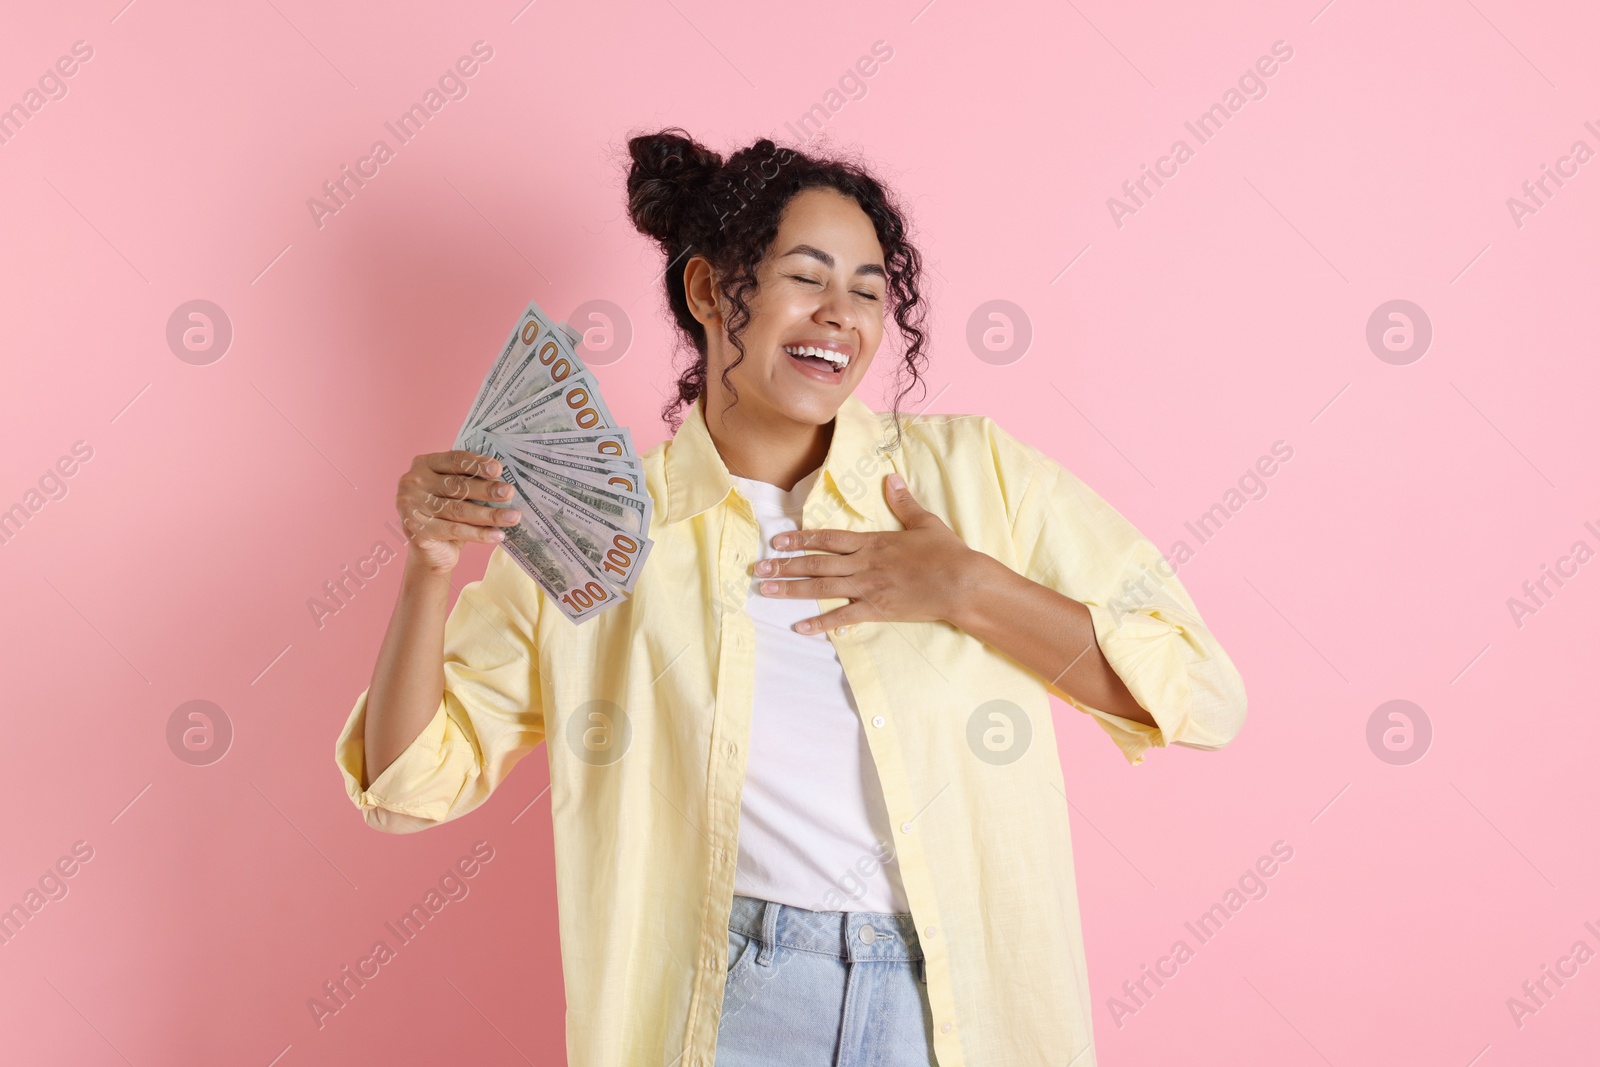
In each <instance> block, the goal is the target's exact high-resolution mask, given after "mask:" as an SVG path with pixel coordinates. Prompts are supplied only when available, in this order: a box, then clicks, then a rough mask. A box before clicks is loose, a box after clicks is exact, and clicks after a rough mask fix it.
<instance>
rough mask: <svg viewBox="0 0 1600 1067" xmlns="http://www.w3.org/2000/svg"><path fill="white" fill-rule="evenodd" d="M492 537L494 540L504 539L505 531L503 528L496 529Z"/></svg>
mask: <svg viewBox="0 0 1600 1067" xmlns="http://www.w3.org/2000/svg"><path fill="white" fill-rule="evenodd" d="M494 539H495V540H496V541H504V540H505V539H506V532H505V531H504V530H496V531H495V532H494Z"/></svg>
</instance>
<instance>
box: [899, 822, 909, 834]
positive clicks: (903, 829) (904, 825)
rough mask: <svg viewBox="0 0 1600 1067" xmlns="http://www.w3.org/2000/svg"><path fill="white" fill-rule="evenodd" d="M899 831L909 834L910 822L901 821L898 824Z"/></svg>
mask: <svg viewBox="0 0 1600 1067" xmlns="http://www.w3.org/2000/svg"><path fill="white" fill-rule="evenodd" d="M900 832H901V833H903V834H909V833H910V832H911V824H910V823H908V822H903V823H901V824H900Z"/></svg>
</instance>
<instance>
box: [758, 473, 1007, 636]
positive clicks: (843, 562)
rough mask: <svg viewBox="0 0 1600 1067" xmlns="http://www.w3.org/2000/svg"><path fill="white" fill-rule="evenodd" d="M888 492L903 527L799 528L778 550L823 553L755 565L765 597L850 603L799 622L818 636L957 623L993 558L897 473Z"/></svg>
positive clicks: (782, 537) (781, 538) (780, 540)
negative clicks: (871, 626)
mask: <svg viewBox="0 0 1600 1067" xmlns="http://www.w3.org/2000/svg"><path fill="white" fill-rule="evenodd" d="M884 494H885V496H886V497H887V499H888V502H889V508H890V510H891V511H893V512H894V514H895V517H896V518H898V519H899V520H900V521H901V523H902V524H904V526H905V529H904V530H889V531H881V532H872V533H860V532H857V531H854V530H834V529H828V530H795V531H792V532H790V533H782V534H779V535H778V536H777V537H775V538H773V542H772V543H773V547H775V548H779V549H801V550H804V549H820V550H821V554H808V555H803V556H790V557H787V558H784V559H764V560H762V561H761V562H760V563H757V564H756V568H755V572H756V577H757V578H760V579H763V580H762V582H761V584H760V586H759V589H760V591H761V593H762V594H763V595H764V596H777V597H799V598H802V599H806V600H826V599H828V598H830V597H846V598H848V599H849V600H850V601H851V602H850V603H849V604H846V605H845V606H844V607H842V608H835V609H834V610H832V611H829V612H824V613H823V614H821V615H817V616H813V617H812V618H809V619H805V620H803V621H801V622H798V623H796V624H795V626H794V628H795V629H796V630H798V631H799V632H800V633H819V632H821V631H824V630H832V629H835V628H837V627H840V626H848V625H850V624H852V623H857V622H896V621H901V622H936V621H946V622H948V621H950V620H951V619H952V617H954V616H955V615H956V614H957V613H958V608H959V606H960V605H961V603H962V601H963V598H964V597H965V596H967V594H968V593H969V591H970V590H971V588H972V583H973V582H974V581H976V580H977V572H978V564H980V563H981V562H982V561H983V560H985V559H987V558H988V557H986V556H984V555H983V554H982V553H981V552H977V551H975V550H973V549H971V548H968V547H967V545H966V544H965V543H964V542H963V541H962V540H961V538H959V537H957V536H956V535H955V533H954V532H952V531H951V529H950V527H948V526H946V525H945V523H944V520H943V519H941V518H939V516H937V515H935V514H933V513H932V512H930V511H927V510H925V509H924V508H923V507H922V505H920V504H918V503H917V502H916V500H915V498H913V497H912V495H911V490H910V489H908V488H907V487H906V485H905V482H904V480H903V479H901V477H900V476H899V475H898V474H891V475H889V476H888V477H886V478H885V479H884Z"/></svg>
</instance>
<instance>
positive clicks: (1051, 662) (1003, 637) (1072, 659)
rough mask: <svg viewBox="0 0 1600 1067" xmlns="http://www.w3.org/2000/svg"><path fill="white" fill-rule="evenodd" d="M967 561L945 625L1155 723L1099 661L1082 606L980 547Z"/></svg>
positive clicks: (1117, 711)
mask: <svg viewBox="0 0 1600 1067" xmlns="http://www.w3.org/2000/svg"><path fill="white" fill-rule="evenodd" d="M969 566H970V568H971V569H970V571H969V572H968V573H967V575H966V576H965V580H964V581H962V582H960V583H957V584H958V586H959V588H960V589H961V590H962V591H961V593H960V594H959V595H958V598H957V601H958V602H957V604H956V606H955V607H954V608H953V610H952V612H951V615H952V617H951V618H950V620H949V621H950V622H951V624H952V625H955V626H958V627H960V628H961V629H963V630H965V631H966V632H967V633H969V634H971V635H972V636H974V637H976V638H978V640H980V641H982V642H983V643H984V644H986V645H988V646H989V647H991V648H994V649H997V650H999V651H1000V652H1003V653H1005V654H1006V655H1007V656H1010V657H1011V658H1012V659H1014V660H1016V661H1017V662H1018V663H1020V664H1022V665H1023V666H1024V667H1027V668H1028V669H1029V670H1031V671H1033V672H1034V673H1035V674H1037V675H1039V676H1040V677H1041V678H1043V679H1044V680H1045V681H1046V682H1049V683H1050V684H1052V685H1054V686H1056V687H1057V688H1059V689H1061V690H1063V691H1065V692H1068V693H1071V694H1072V696H1073V697H1074V698H1075V699H1077V700H1079V701H1082V702H1083V703H1085V704H1087V705H1089V706H1090V707H1092V708H1097V709H1099V710H1100V711H1104V712H1108V713H1110V714H1112V715H1120V716H1121V717H1122V718H1124V719H1131V720H1133V721H1134V722H1139V723H1143V724H1145V725H1146V726H1155V725H1156V721H1155V719H1154V718H1153V717H1152V716H1151V715H1150V713H1149V712H1148V711H1146V710H1145V709H1144V708H1142V707H1141V706H1140V705H1139V703H1138V701H1136V700H1134V699H1133V694H1131V693H1129V692H1128V687H1127V686H1126V685H1124V684H1123V681H1122V679H1121V678H1120V677H1118V675H1117V672H1116V671H1114V670H1112V669H1111V664H1110V663H1108V662H1106V658H1105V656H1104V655H1103V654H1102V653H1101V651H1100V645H1099V642H1098V641H1096V640H1095V636H1094V620H1093V619H1092V618H1091V617H1090V615H1089V609H1088V608H1087V607H1085V606H1084V605H1083V604H1081V603H1079V602H1078V601H1076V600H1073V599H1072V598H1071V597H1069V596H1063V595H1062V594H1060V593H1058V592H1056V591H1055V590H1054V589H1051V588H1049V587H1048V586H1044V585H1040V584H1039V583H1038V582H1035V581H1033V580H1032V579H1029V578H1026V577H1024V576H1023V575H1021V574H1018V573H1017V572H1016V571H1014V570H1012V569H1011V568H1010V567H1007V566H1006V565H1005V564H1003V563H1001V562H1000V561H999V560H997V559H995V558H994V557H992V556H988V555H985V554H984V553H982V552H974V553H973V558H972V559H971V560H969Z"/></svg>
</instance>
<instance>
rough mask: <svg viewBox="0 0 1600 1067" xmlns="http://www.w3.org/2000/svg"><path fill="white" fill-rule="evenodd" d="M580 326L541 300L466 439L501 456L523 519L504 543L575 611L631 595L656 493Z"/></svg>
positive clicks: (592, 612) (585, 614)
mask: <svg viewBox="0 0 1600 1067" xmlns="http://www.w3.org/2000/svg"><path fill="white" fill-rule="evenodd" d="M578 340H579V338H578V337H576V336H574V335H573V334H572V332H571V331H570V329H569V328H568V327H566V326H565V325H557V324H556V323H554V322H552V321H551V320H550V318H548V317H547V316H546V315H545V313H544V312H543V311H541V310H539V306H538V305H537V304H534V303H531V302H530V303H529V304H528V309H527V310H526V311H524V312H523V313H522V317H521V318H520V319H519V320H518V321H517V325H516V327H515V328H514V329H513V330H512V331H511V337H510V339H509V340H507V341H506V345H505V348H504V349H502V350H501V352H500V357H499V358H498V359H496V360H495V362H494V366H492V367H490V368H489V374H488V376H487V377H485V378H484V380H483V385H482V387H481V388H479V390H478V396H477V399H475V400H474V401H473V402H472V408H471V409H470V410H469V411H468V412H467V419H466V421H465V422H464V423H462V424H461V432H460V433H459V434H458V435H457V436H456V443H455V447H456V448H461V449H466V450H467V451H469V452H477V453H480V454H482V455H486V456H491V457H493V458H494V459H497V460H499V461H500V468H501V474H500V479H501V480H502V481H504V482H506V483H507V484H509V485H510V486H511V488H512V497H511V500H510V501H506V502H497V503H491V504H490V506H491V507H508V508H516V509H517V511H518V512H520V513H521V519H522V521H521V522H519V523H518V524H517V525H516V526H514V527H506V528H505V530H506V539H505V540H504V541H502V542H500V546H501V547H502V548H504V549H505V550H506V551H507V552H508V553H510V555H511V558H513V559H515V560H516V561H517V563H518V564H519V565H520V566H521V567H522V569H523V570H525V571H527V572H528V575H529V576H530V577H531V578H533V580H534V581H535V582H538V583H539V585H540V587H541V588H543V589H544V591H545V592H546V593H548V594H549V595H550V599H551V600H553V601H555V602H556V604H557V605H559V606H560V608H561V610H562V612H563V613H564V614H565V615H566V616H567V618H569V619H571V620H572V621H573V622H576V623H581V622H587V621H588V620H590V619H592V618H594V617H595V616H596V615H599V614H600V613H601V612H603V611H605V610H606V609H608V608H612V607H615V606H616V605H617V604H620V603H621V602H622V601H623V600H624V599H626V598H627V596H628V595H629V594H630V593H632V592H633V588H634V584H635V583H636V582H637V581H638V580H639V573H640V571H641V570H642V569H643V567H644V564H645V560H646V559H647V558H648V557H649V555H650V546H651V544H652V543H653V542H651V540H650V536H649V534H650V516H651V513H652V504H651V500H650V494H649V493H647V492H646V491H645V486H644V466H643V464H642V463H641V462H640V461H639V457H638V455H637V454H636V453H635V452H634V450H633V437H632V435H630V434H629V433H628V431H627V429H626V428H625V427H621V426H618V425H617V424H616V421H615V420H614V419H613V418H612V417H611V411H610V409H609V408H607V407H606V404H605V401H604V400H603V399H602V398H601V396H600V383H599V382H598V381H596V379H595V377H594V375H593V374H592V373H591V372H590V370H589V368H587V367H585V366H584V365H583V361H582V360H580V359H579V358H578V355H577V352H576V350H575V348H576V342H577V341H578Z"/></svg>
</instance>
